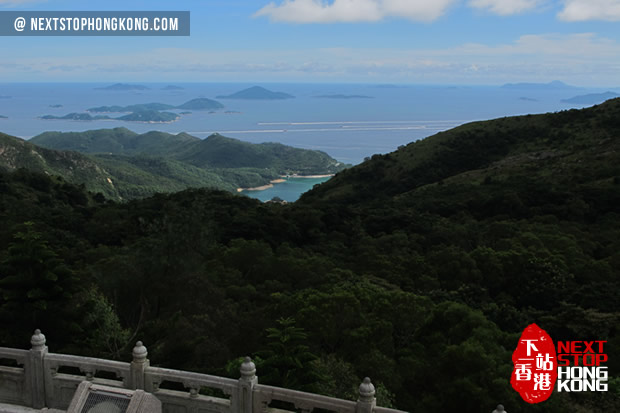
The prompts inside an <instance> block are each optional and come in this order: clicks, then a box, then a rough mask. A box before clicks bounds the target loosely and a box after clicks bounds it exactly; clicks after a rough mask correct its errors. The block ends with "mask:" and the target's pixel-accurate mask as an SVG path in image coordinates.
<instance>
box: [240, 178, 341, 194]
mask: <svg viewBox="0 0 620 413" xmlns="http://www.w3.org/2000/svg"><path fill="white" fill-rule="evenodd" d="M332 176H334V174H326V175H280V178H279V179H272V180H271V181H269V183H268V184H267V185H261V186H255V187H253V188H237V192H243V191H264V190H265V189H269V188H273V184H281V183H283V182H286V181H287V180H288V178H313V179H320V178H330V177H332Z"/></svg>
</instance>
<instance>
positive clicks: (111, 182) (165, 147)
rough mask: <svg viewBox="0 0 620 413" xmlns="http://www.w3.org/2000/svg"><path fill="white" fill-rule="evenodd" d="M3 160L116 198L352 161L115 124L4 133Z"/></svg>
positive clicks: (255, 181)
mask: <svg viewBox="0 0 620 413" xmlns="http://www.w3.org/2000/svg"><path fill="white" fill-rule="evenodd" d="M35 143H36V145H35ZM78 152H82V153H78ZM0 166H4V167H5V168H6V169H8V170H14V169H17V168H26V169H29V170H31V171H37V172H43V173H47V174H50V175H56V176H61V177H63V178H64V179H65V180H67V181H68V182H71V183H74V184H82V185H84V186H85V187H86V189H87V190H89V191H91V192H100V193H102V194H103V195H104V196H106V197H107V198H109V199H113V200H128V199H134V198H141V197H145V196H149V195H152V194H154V193H157V192H177V191H181V190H183V189H186V188H212V189H223V190H227V191H231V192H236V189H237V188H240V187H241V188H250V187H256V186H261V185H265V184H268V183H269V182H270V181H271V180H273V179H276V178H279V177H280V176H281V175H286V174H300V175H306V174H311V175H312V174H331V173H335V172H338V171H340V170H342V169H344V168H345V167H347V166H348V165H345V164H343V163H340V162H338V161H337V160H335V159H333V158H331V157H330V156H329V155H327V154H326V153H324V152H319V151H313V150H307V149H299V148H292V147H289V146H285V145H281V144H273V143H263V144H252V143H247V142H242V141H239V140H236V139H231V138H226V137H224V136H221V135H218V134H214V135H211V136H209V137H208V138H207V139H204V140H201V139H198V138H196V137H194V136H191V135H188V134H186V133H179V134H177V135H171V134H168V133H164V132H156V131H153V132H147V133H143V134H137V133H135V132H132V131H130V130H128V129H125V128H116V129H102V130H94V131H87V132H68V133H61V132H46V133H44V134H42V135H39V136H37V137H35V138H33V139H31V140H30V141H24V140H22V139H19V138H15V137H11V136H8V135H1V136H0Z"/></svg>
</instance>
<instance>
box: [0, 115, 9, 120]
mask: <svg viewBox="0 0 620 413" xmlns="http://www.w3.org/2000/svg"><path fill="white" fill-rule="evenodd" d="M0 119H8V116H2V115H0Z"/></svg>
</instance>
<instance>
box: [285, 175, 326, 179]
mask: <svg viewBox="0 0 620 413" xmlns="http://www.w3.org/2000/svg"><path fill="white" fill-rule="evenodd" d="M281 176H282V178H314V179H316V178H330V177H332V176H334V174H327V175H281Z"/></svg>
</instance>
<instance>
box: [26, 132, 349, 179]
mask: <svg viewBox="0 0 620 413" xmlns="http://www.w3.org/2000/svg"><path fill="white" fill-rule="evenodd" d="M30 142H32V143H35V144H37V145H40V146H44V147H47V148H51V149H62V150H72V151H78V152H83V153H90V154H108V153H109V154H115V155H148V156H161V157H165V158H167V159H174V160H177V161H181V162H184V163H188V164H190V165H194V166H198V167H201V168H261V169H264V168H269V169H273V170H276V171H278V173H281V174H285V173H289V174H293V173H297V174H301V175H304V174H310V175H312V174H329V173H335V172H338V171H341V170H342V169H344V168H345V167H346V166H348V165H345V164H343V163H341V162H338V161H337V160H335V159H333V158H332V157H330V156H329V155H327V154H326V153H325V152H321V151H312V150H306V149H298V148H293V147H291V146H286V145H282V144H278V143H260V144H253V143H248V142H243V141H240V140H238V139H233V138H228V137H225V136H222V135H220V134H217V133H215V134H213V135H211V136H209V137H207V138H206V139H204V140H203V139H199V138H196V137H194V136H191V135H189V134H187V133H179V134H177V135H172V134H169V133H165V132H156V131H152V132H147V133H144V134H137V133H135V132H132V131H130V130H128V129H125V128H115V129H102V130H94V131H87V132H65V133H62V132H45V133H43V134H41V135H38V136H35V137H34V138H32V139H31V140H30Z"/></svg>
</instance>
